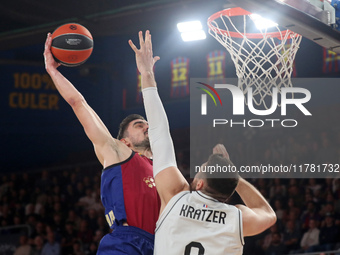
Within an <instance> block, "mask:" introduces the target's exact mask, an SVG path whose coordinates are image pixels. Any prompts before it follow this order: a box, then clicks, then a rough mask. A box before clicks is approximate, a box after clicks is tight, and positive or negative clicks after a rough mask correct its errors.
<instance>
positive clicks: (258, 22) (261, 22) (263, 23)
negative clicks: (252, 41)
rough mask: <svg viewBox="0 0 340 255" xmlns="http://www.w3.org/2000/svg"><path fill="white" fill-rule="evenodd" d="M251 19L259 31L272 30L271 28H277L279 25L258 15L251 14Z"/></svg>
mask: <svg viewBox="0 0 340 255" xmlns="http://www.w3.org/2000/svg"><path fill="white" fill-rule="evenodd" d="M249 16H250V18H251V19H252V20H253V21H254V23H255V26H256V27H257V28H258V29H259V30H262V29H267V28H271V27H277V26H278V24H277V23H275V22H273V21H271V20H269V19H265V18H263V17H261V16H260V15H258V14H255V13H253V14H250V15H249Z"/></svg>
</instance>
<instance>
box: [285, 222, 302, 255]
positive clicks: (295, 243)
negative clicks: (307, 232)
mask: <svg viewBox="0 0 340 255" xmlns="http://www.w3.org/2000/svg"><path fill="white" fill-rule="evenodd" d="M299 240H300V231H299V230H298V229H296V226H295V223H294V221H293V220H289V221H287V223H286V226H285V229H284V233H283V244H284V245H285V246H286V247H287V251H292V250H296V249H298V248H299Z"/></svg>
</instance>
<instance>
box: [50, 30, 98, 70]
mask: <svg viewBox="0 0 340 255" xmlns="http://www.w3.org/2000/svg"><path fill="white" fill-rule="evenodd" d="M92 50H93V38H92V35H91V33H90V32H89V30H87V29H86V28H85V27H84V26H82V25H80V24H77V23H68V24H64V25H62V26H60V27H58V28H57V29H56V30H55V31H54V32H53V33H52V46H51V52H52V54H53V56H54V58H55V60H56V61H57V62H59V63H60V64H62V65H64V66H78V65H81V64H83V63H84V62H85V61H86V60H87V59H88V58H89V57H90V56H91V53H92Z"/></svg>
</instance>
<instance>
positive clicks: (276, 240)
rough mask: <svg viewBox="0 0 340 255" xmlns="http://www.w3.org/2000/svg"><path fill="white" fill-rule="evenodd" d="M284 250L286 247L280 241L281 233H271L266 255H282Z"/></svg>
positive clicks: (284, 252)
mask: <svg viewBox="0 0 340 255" xmlns="http://www.w3.org/2000/svg"><path fill="white" fill-rule="evenodd" d="M286 252H287V249H286V247H285V246H284V244H283V243H282V241H281V234H280V233H279V232H276V233H273V237H272V241H271V243H270V245H269V247H268V249H267V250H266V255H283V254H286Z"/></svg>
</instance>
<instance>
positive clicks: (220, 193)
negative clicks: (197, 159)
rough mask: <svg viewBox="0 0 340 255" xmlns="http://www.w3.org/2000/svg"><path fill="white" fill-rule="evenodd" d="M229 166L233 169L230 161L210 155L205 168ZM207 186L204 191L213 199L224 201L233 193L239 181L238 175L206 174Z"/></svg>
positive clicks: (231, 173) (217, 155) (218, 155)
mask: <svg viewBox="0 0 340 255" xmlns="http://www.w3.org/2000/svg"><path fill="white" fill-rule="evenodd" d="M217 165H218V166H221V167H223V166H231V167H234V164H233V162H231V161H230V159H227V158H225V157H223V155H221V154H212V155H210V157H209V159H208V162H207V166H217ZM205 177H206V181H207V184H208V185H207V186H208V187H206V188H205V190H206V191H207V192H208V193H209V194H210V195H211V196H212V197H214V198H216V199H217V200H219V201H221V202H226V200H227V199H228V198H229V197H230V196H231V195H232V194H233V193H234V191H235V188H236V186H237V184H238V181H239V175H238V173H236V172H235V173H233V172H228V173H213V174H211V173H206V175H205Z"/></svg>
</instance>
